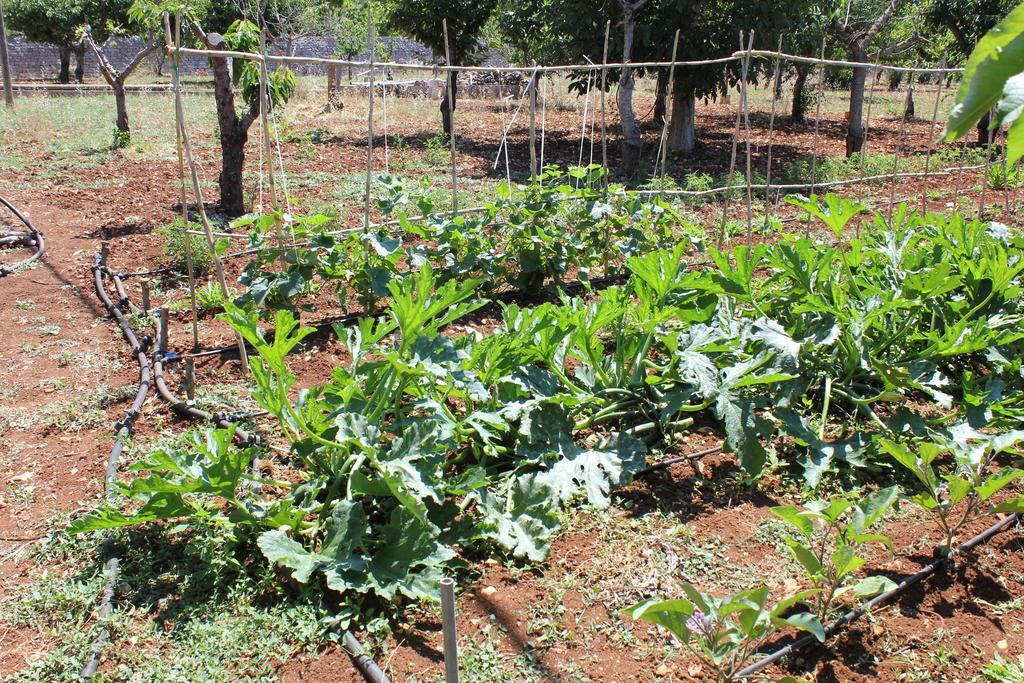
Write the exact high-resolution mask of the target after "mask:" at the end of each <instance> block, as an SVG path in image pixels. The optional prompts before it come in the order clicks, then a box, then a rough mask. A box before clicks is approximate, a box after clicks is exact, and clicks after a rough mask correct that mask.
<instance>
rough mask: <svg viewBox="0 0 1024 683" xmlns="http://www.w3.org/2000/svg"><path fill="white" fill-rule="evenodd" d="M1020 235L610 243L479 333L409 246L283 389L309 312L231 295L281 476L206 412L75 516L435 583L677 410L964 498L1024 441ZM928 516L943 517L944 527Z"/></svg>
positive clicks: (912, 220) (419, 589) (384, 577)
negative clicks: (200, 427)
mask: <svg viewBox="0 0 1024 683" xmlns="http://www.w3.org/2000/svg"><path fill="white" fill-rule="evenodd" d="M809 201H810V202H812V203H813V204H812V205H810V206H811V208H813V210H814V212H815V213H818V214H820V215H822V216H825V217H827V218H829V219H832V218H835V217H836V216H837V215H840V214H842V215H847V214H848V216H847V217H846V218H845V219H844V220H843V224H842V225H838V223H837V225H838V229H837V233H838V234H840V235H842V234H843V231H844V230H843V229H844V227H845V226H846V223H847V222H848V221H849V220H852V219H853V218H854V217H855V216H856V215H857V211H853V210H847V209H849V207H846V208H845V209H844V208H843V205H842V203H841V202H840V200H837V199H835V198H829V199H826V200H825V202H824V203H823V204H821V203H818V200H817V198H813V197H812V198H811V200H809ZM830 207H831V208H830ZM1021 246H1022V240H1021V237H1020V236H1018V235H1011V234H1009V233H1008V232H1005V231H1001V230H999V229H998V226H996V227H993V226H990V225H986V224H982V223H978V222H969V221H965V220H964V219H963V218H962V217H959V216H954V217H951V218H941V217H936V216H927V217H922V216H918V215H915V214H912V213H909V212H908V211H906V210H905V209H901V210H900V211H897V212H896V213H895V215H894V218H893V221H892V222H891V223H886V221H885V220H884V219H883V218H882V217H881V216H874V217H873V219H872V221H871V222H870V223H869V224H868V225H867V226H866V229H865V231H864V237H863V238H859V239H850V240H848V241H846V242H845V243H844V244H842V245H841V246H830V245H827V244H824V243H822V242H820V241H815V240H811V239H806V238H799V237H793V238H790V239H786V240H783V241H782V242H780V243H779V244H776V245H771V246H758V247H754V248H751V247H737V248H736V249H734V250H733V251H732V252H731V253H725V252H716V251H711V253H710V256H711V258H712V260H713V262H714V264H715V267H712V268H707V269H692V268H689V267H687V266H686V265H685V264H684V263H683V261H682V258H683V254H684V252H685V249H686V246H685V245H679V246H676V247H675V248H673V249H670V250H657V251H653V252H651V253H647V254H644V255H639V256H633V257H631V258H629V259H627V261H626V267H627V269H628V272H629V273H630V277H629V279H628V281H627V282H626V283H625V284H623V285H622V286H616V287H611V288H609V289H606V290H604V291H602V292H601V293H599V294H596V295H590V296H588V297H584V298H569V297H563V299H562V301H561V303H560V304H559V305H555V304H550V303H547V304H543V305H540V306H537V307H534V308H523V307H520V306H516V305H505V306H502V307H501V323H500V325H499V326H498V327H497V329H495V330H494V331H492V332H490V333H488V334H487V335H478V334H455V333H454V330H456V329H457V328H456V327H453V326H452V325H451V324H452V323H454V322H456V321H458V320H460V319H461V318H463V317H465V316H466V315H467V314H469V313H470V312H472V311H474V310H477V309H478V308H480V307H481V306H482V305H483V304H484V300H482V299H478V298H476V297H477V293H478V292H479V291H480V287H481V285H482V284H483V283H482V282H481V280H479V279H477V278H469V279H465V280H458V281H457V280H453V279H450V278H444V279H442V278H440V277H439V276H438V275H437V274H436V273H435V271H434V270H433V269H432V267H431V266H430V265H429V263H424V264H423V265H422V266H421V268H420V269H419V270H417V271H415V272H411V273H405V274H394V275H393V276H391V277H390V279H389V281H388V282H387V283H386V291H387V295H388V297H389V299H390V302H391V303H390V307H389V308H388V311H387V315H386V316H385V317H382V318H380V319H373V318H363V319H361V320H360V321H359V324H358V325H357V326H355V327H352V328H341V327H338V328H337V329H336V332H337V334H338V336H339V337H340V338H341V339H342V340H343V342H344V344H345V346H346V348H347V352H348V360H347V362H346V363H345V364H344V365H342V366H341V367H338V368H335V370H334V372H333V373H332V375H331V378H330V380H329V381H327V382H326V383H324V384H323V385H321V386H315V387H311V388H303V389H301V390H299V389H297V388H296V377H295V375H294V374H293V373H292V372H291V371H290V369H289V365H288V354H289V353H290V352H291V351H292V350H293V349H295V348H296V346H297V345H299V344H300V343H301V341H302V339H303V338H304V337H305V336H306V335H307V334H309V333H310V332H311V330H309V329H304V328H301V327H300V326H299V324H298V322H297V321H296V319H295V317H294V315H293V314H292V313H291V312H290V311H288V310H282V311H279V312H278V313H277V315H276V318H275V323H274V329H273V334H272V335H268V334H266V333H265V332H264V331H263V330H262V329H261V326H260V316H259V314H258V313H257V312H256V311H255V310H249V309H245V308H241V307H238V306H234V305H229V306H228V308H227V313H226V315H225V319H226V320H227V321H228V322H229V323H230V324H231V325H232V327H234V328H235V329H236V330H238V331H239V332H240V333H241V334H242V335H243V336H244V337H245V338H246V340H247V341H248V342H249V343H250V344H252V346H253V348H254V349H255V351H256V355H257V357H256V358H254V359H253V360H252V362H251V370H252V379H253V383H254V387H255V388H254V396H255V398H256V400H257V401H258V402H259V404H260V405H261V406H262V407H263V408H265V409H266V410H268V411H269V412H270V413H271V414H272V415H273V416H274V417H275V418H276V419H277V422H278V424H279V426H280V430H281V434H282V437H283V438H284V440H285V441H286V443H287V444H288V445H289V446H290V448H289V454H290V457H291V458H292V459H293V462H294V464H296V465H297V466H298V469H299V470H300V476H299V477H298V480H297V481H272V480H259V479H258V478H257V481H256V483H257V484H260V486H257V487H248V486H246V487H243V486H241V483H242V482H243V481H246V480H249V479H253V477H251V476H249V475H247V474H246V472H245V467H246V463H248V461H249V460H250V457H251V455H252V454H251V453H248V452H245V451H237V450H235V449H234V448H233V447H232V446H231V445H230V438H229V437H228V436H227V435H226V434H225V433H223V432H216V431H214V432H211V433H210V434H208V435H207V436H206V437H205V438H204V439H196V440H195V442H194V443H193V444H192V446H191V447H190V448H185V449H164V450H161V451H158V452H156V453H154V454H153V455H152V456H151V457H150V458H149V459H148V460H147V461H146V462H143V463H140V464H139V465H138V469H140V470H143V471H147V472H149V474H148V475H147V476H142V477H139V478H137V479H135V480H134V481H132V482H131V483H130V484H128V485H126V486H124V488H123V492H124V493H125V494H127V495H129V496H131V497H132V498H134V499H135V500H137V501H139V502H140V503H141V507H138V508H137V509H134V510H131V511H127V512H126V511H121V510H117V509H110V508H108V509H103V510H100V511H99V512H97V513H96V514H94V515H91V516H87V517H84V518H82V519H80V520H78V521H76V522H75V523H74V525H73V527H72V528H73V530H75V531H85V530H91V529H100V528H109V527H113V526H122V525H128V524H136V523H140V522H148V521H154V520H157V519H166V518H186V519H188V518H192V519H196V518H202V519H205V520H209V519H211V518H212V519H214V520H216V521H217V523H219V524H224V525H226V526H229V527H230V528H231V529H232V532H233V534H235V535H236V536H237V537H239V538H243V539H252V540H253V541H254V543H255V544H256V545H258V547H259V548H260V550H261V551H262V554H263V555H264V556H265V557H266V559H267V560H269V561H271V562H273V563H276V564H278V565H281V566H283V567H285V568H287V569H288V570H289V571H290V572H291V575H292V577H293V578H294V579H295V580H296V581H298V582H300V583H315V584H316V585H323V586H326V587H327V588H329V589H332V590H334V591H337V592H339V593H341V594H342V595H343V596H344V604H345V605H346V606H347V607H348V609H349V610H350V612H349V613H350V614H351V615H352V616H356V615H358V614H360V613H362V612H363V610H364V609H366V605H367V604H368V603H367V601H370V602H373V603H379V602H380V601H386V602H394V601H400V600H402V599H412V600H420V599H433V597H434V595H435V594H436V583H437V581H438V580H439V578H440V577H441V575H442V573H443V572H444V571H445V570H447V569H449V568H451V567H453V566H455V565H456V564H457V562H458V559H457V557H456V554H455V552H454V551H453V548H459V547H461V548H464V549H467V550H472V549H474V548H476V549H486V548H488V547H490V546H493V545H494V544H497V545H499V546H501V547H502V548H504V549H506V550H507V551H508V552H510V553H511V554H513V555H515V556H517V557H525V558H529V559H532V560H541V559H543V558H544V557H545V555H546V553H547V546H548V543H549V541H550V539H551V537H552V535H553V533H554V532H555V531H556V529H557V527H558V524H559V509H560V508H561V507H562V506H563V505H564V504H567V503H569V502H571V501H573V500H577V499H583V500H586V501H587V502H588V503H590V504H591V505H594V506H597V507H604V506H607V505H608V504H609V502H610V494H611V492H612V491H613V490H614V489H615V488H616V487H619V486H621V485H623V484H625V483H627V482H628V481H629V480H630V478H631V476H632V475H633V474H635V473H636V472H637V471H639V470H640V469H641V468H643V467H644V466H645V462H646V456H647V454H648V453H649V450H650V448H651V447H652V446H655V445H659V446H664V445H671V444H672V443H673V441H674V439H675V438H676V436H677V435H678V434H679V433H680V432H681V431H685V430H687V429H688V428H689V427H690V426H691V425H692V424H693V420H694V418H695V417H696V416H697V415H701V416H707V418H710V419H712V420H713V421H714V422H716V423H717V424H719V425H720V427H721V429H722V431H723V433H724V435H725V440H726V446H727V449H728V450H730V451H732V452H734V453H735V454H736V455H737V457H738V459H739V460H740V463H741V464H742V466H743V468H744V470H745V471H746V473H747V475H748V476H750V477H757V476H758V475H760V474H761V473H762V471H763V469H764V467H765V465H766V463H769V462H772V463H773V464H777V465H780V466H786V465H788V464H793V465H796V466H799V467H801V468H802V470H803V472H804V476H805V478H806V479H807V482H808V483H809V484H811V485H812V486H815V485H817V484H818V483H819V482H820V480H821V477H822V476H823V475H824V474H825V473H826V472H829V471H833V470H835V469H836V468H838V467H845V466H853V467H870V468H873V469H875V470H880V468H882V467H883V466H884V465H885V464H886V463H888V462H889V457H888V456H885V457H878V456H879V455H882V454H885V453H890V454H893V455H895V456H897V460H898V461H899V462H901V463H903V464H904V465H907V466H908V467H909V466H911V464H913V465H914V466H913V467H912V469H913V470H914V474H915V475H917V476H918V478H920V479H921V481H922V482H923V483H924V484H925V485H926V489H927V496H931V498H930V499H929V498H928V497H927V496H926V497H922V498H919V499H916V500H920V501H927V500H932V501H934V505H932V506H931V508H929V509H933V510H934V509H946V508H944V507H943V506H946V507H952V505H955V504H956V503H958V502H961V501H962V500H964V499H968V498H969V499H970V500H971V501H972V503H971V506H972V507H971V510H972V514H980V513H981V512H983V511H984V505H983V504H984V503H986V501H988V500H989V499H990V498H991V497H992V496H993V495H994V494H995V493H996V492H998V491H999V490H1000V489H1002V488H1003V487H1005V486H1006V485H1007V484H1009V483H1010V482H1011V481H1013V479H1015V478H1016V475H1015V474H1012V472H1013V471H1012V470H1006V471H1004V472H1003V473H1002V474H999V475H997V476H996V478H995V479H993V478H992V475H991V472H990V470H991V469H992V468H993V467H994V466H995V460H994V458H995V455H996V454H998V453H1000V452H1002V451H1004V450H1006V449H1007V448H1009V447H1010V446H1012V445H1013V444H1014V443H1015V442H1016V441H1017V440H1019V439H1020V435H1018V434H1016V433H1011V434H1010V435H1004V436H1002V437H994V436H992V432H994V431H999V430H1004V429H1005V428H1007V427H1008V426H1012V425H1015V424H1018V423H1019V420H1020V407H1019V402H1020V397H1021V382H1022V373H1021V366H1020V362H1021V361H1020V358H1021V351H1022V349H1021V337H1022V333H1021V332H1020V331H1019V329H1020V328H1019V324H1018V323H1019V321H1020V317H1021V311H1020V306H1021V303H1020V301H1021V297H1020V273H1021V269H1022V268H1024V264H1022V263H1021V258H1020V256H1021ZM463 329H464V328H463ZM996 439H1001V440H999V441H996ZM921 444H925V445H921ZM979 454H981V455H979ZM985 454H987V455H985ZM983 456H984V457H983ZM939 462H944V463H946V464H947V467H951V469H948V470H947V471H944V472H943V473H942V475H941V476H943V477H945V478H944V479H943V481H945V482H946V483H945V486H946V489H945V490H946V491H948V493H943V491H942V490H940V489H941V486H940V485H939V483H938V482H939V477H940V475H939V474H935V473H934V470H933V469H932V468H933V467H934V466H935V465H936V464H938V463H939ZM928 472H932V474H931V475H929V474H928ZM960 482H966V483H960ZM921 495H922V496H924V495H925V494H921ZM943 496H946V498H943ZM922 504H924V503H922ZM847 507H848V506H847ZM926 507H927V505H926ZM845 509H846V508H844V510H843V511H845ZM791 517H792V516H791V515H790V516H789V517H784V519H787V520H789V521H791V519H790V518H791ZM942 519H943V520H944V521H943V524H945V525H946V526H945V527H944V528H948V529H950V530H951V535H952V533H953V532H955V531H956V530H957V529H959V528H962V526H963V522H957V521H956V520H953V519H952V518H951V517H949V515H947V516H946V517H943V518H942ZM857 533H858V534H860V533H861V531H858V532H857ZM854 540H856V539H854ZM862 540H863V539H862ZM851 542H852V541H851ZM857 542H860V541H857ZM798 559H800V558H799V557H798ZM804 559H806V558H804ZM801 561H802V562H804V560H801ZM816 561H817V562H818V563H819V564H822V563H823V562H825V558H824V557H823V556H822V557H820V558H817V560H816ZM805 566H808V564H807V563H805ZM823 566H824V565H823ZM844 567H845V569H842V570H841V571H840V570H836V571H839V574H840V575H842V577H845V576H846V575H847V574H850V573H851V572H852V571H854V570H855V569H856V568H857V567H855V566H854V565H844ZM815 571H821V570H820V569H816V570H815ZM844 580H845V579H843V581H844ZM843 581H838V582H837V579H836V577H835V576H833V577H832V578H830V579H829V580H828V583H827V585H826V587H828V586H831V588H829V590H831V591H832V592H833V593H834V592H835V591H836V590H838V589H839V588H840V587H841V585H842V584H843ZM876 583H877V582H876ZM876 587H877V585H876ZM762 603H763V601H762ZM694 604H696V603H694ZM822 604H823V605H824V607H822V606H821V605H822ZM830 604H831V598H829V599H827V600H825V602H824V603H820V604H819V606H818V608H817V610H816V614H815V615H812V616H814V618H815V619H820V618H821V617H822V615H823V614H824V613H826V612H828V609H829V605H830ZM762 606H763V604H762ZM702 609H703V608H702ZM705 611H706V610H705ZM690 616H692V614H691V615H690ZM787 623H788V622H787ZM808 623H810V622H808Z"/></svg>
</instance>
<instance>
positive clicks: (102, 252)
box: [100, 240, 110, 265]
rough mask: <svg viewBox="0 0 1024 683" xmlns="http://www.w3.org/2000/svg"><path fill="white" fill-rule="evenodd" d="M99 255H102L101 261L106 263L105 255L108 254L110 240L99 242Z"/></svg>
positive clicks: (107, 255)
mask: <svg viewBox="0 0 1024 683" xmlns="http://www.w3.org/2000/svg"><path fill="white" fill-rule="evenodd" d="M100 256H102V257H103V263H104V265H106V263H107V257H109V256H110V242H108V241H107V240H103V241H102V242H100Z"/></svg>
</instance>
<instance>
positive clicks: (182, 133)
mask: <svg viewBox="0 0 1024 683" xmlns="http://www.w3.org/2000/svg"><path fill="white" fill-rule="evenodd" d="M177 20H178V22H180V21H181V17H180V14H179V15H177ZM164 34H165V37H166V40H167V43H168V47H170V42H171V26H170V20H169V19H168V15H167V14H164ZM172 67H173V68H172V73H173V80H174V113H175V116H176V118H177V125H178V132H179V140H180V143H181V146H182V147H183V148H184V151H185V161H186V162H187V163H188V167H189V172H190V174H191V176H192V189H193V190H194V192H195V196H196V208H197V210H198V211H199V220H200V222H202V224H203V228H204V230H205V232H206V245H207V247H208V248H209V249H210V254H211V256H213V265H214V269H215V270H216V272H217V280H218V282H219V283H220V289H221V294H223V295H224V298H225V299H227V298H228V297H229V296H230V295H229V294H228V283H227V280H226V279H225V278H224V264H223V263H221V259H220V254H218V253H217V245H216V243H215V242H214V240H213V226H211V225H210V219H209V218H208V217H207V215H206V205H205V204H204V203H203V191H202V188H201V186H200V183H199V171H198V170H197V169H196V163H195V159H194V158H193V157H192V143H191V141H190V140H189V137H188V129H187V128H186V127H185V107H184V105H183V104H182V99H181V79H180V77H179V74H178V65H177V61H175V62H174V63H173V65H172ZM186 225H187V223H186ZM235 337H236V339H237V341H238V356H239V358H240V359H241V361H242V368H243V369H245V370H248V369H249V355H248V353H246V350H245V341H244V340H243V339H242V335H241V334H240V333H238V332H235Z"/></svg>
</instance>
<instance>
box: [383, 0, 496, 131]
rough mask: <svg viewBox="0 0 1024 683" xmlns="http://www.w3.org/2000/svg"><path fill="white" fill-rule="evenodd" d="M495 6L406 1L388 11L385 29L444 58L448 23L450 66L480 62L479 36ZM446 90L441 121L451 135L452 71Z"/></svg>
mask: <svg viewBox="0 0 1024 683" xmlns="http://www.w3.org/2000/svg"><path fill="white" fill-rule="evenodd" d="M494 9H495V3H493V2H490V1H488V0H406V1H405V2H400V3H396V4H395V5H394V6H393V7H392V8H391V10H390V11H389V12H388V15H387V19H386V20H385V23H384V27H383V28H384V30H385V31H388V32H394V33H398V34H401V35H404V36H408V37H409V38H412V39H413V40H417V41H419V42H421V43H423V44H424V45H426V46H427V47H428V48H430V50H431V51H433V53H434V55H435V56H436V57H438V58H442V57H444V56H445V50H446V45H445V40H444V22H447V24H448V45H447V49H448V51H449V52H450V53H451V63H452V64H453V65H456V66H462V65H472V64H476V63H479V61H480V60H481V58H482V57H483V49H482V48H483V43H482V42H481V40H480V36H481V33H482V31H483V28H484V25H485V24H487V20H488V19H490V17H491V14H492V13H493V12H494ZM446 85H447V88H448V91H447V92H446V93H445V97H444V98H442V100H441V118H442V121H443V124H444V130H445V133H448V134H449V135H450V134H451V112H450V111H449V109H448V107H449V104H448V102H449V99H450V100H451V107H452V109H454V108H455V106H456V101H457V97H456V93H457V90H458V74H456V73H455V72H452V73H451V74H450V76H449V78H448V82H447V84H446Z"/></svg>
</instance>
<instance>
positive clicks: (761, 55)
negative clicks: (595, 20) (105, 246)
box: [171, 47, 963, 74]
mask: <svg viewBox="0 0 1024 683" xmlns="http://www.w3.org/2000/svg"><path fill="white" fill-rule="evenodd" d="M171 51H173V52H177V53H178V54H181V55H192V56H196V57H205V58H209V57H210V56H211V55H213V56H217V57H236V58H239V59H247V60H251V61H259V60H261V59H266V61H268V62H281V63H285V64H322V65H328V64H335V65H338V66H345V67H348V66H351V67H353V68H356V67H360V68H365V67H367V66H369V62H360V61H354V60H347V59H328V58H326V57H303V56H299V55H291V56H289V55H274V54H268V55H266V56H265V57H263V56H261V55H258V54H256V53H254V52H242V51H239V50H205V49H194V48H185V47H183V48H172V49H171ZM745 56H746V51H745V50H740V51H738V52H735V53H733V54H731V55H727V56H724V57H715V58H713V59H690V60H681V61H677V62H676V66H714V65H723V64H729V63H730V62H739V61H742V60H743V59H744V58H745ZM751 57H752V58H754V59H772V58H774V57H780V58H782V59H783V60H785V61H787V62H799V63H801V64H812V65H819V64H825V65H828V66H832V67H837V68H842V67H846V68H853V67H866V68H878V69H881V70H882V71H891V72H893V73H918V74H932V73H939V74H949V73H953V74H957V73H963V68H961V67H950V68H945V69H938V68H935V67H911V66H893V65H889V64H878V65H874V64H870V63H868V62H853V61H849V60H844V59H824V58H820V59H819V58H817V57H802V56H800V55H791V54H787V53H784V52H783V53H778V52H773V51H771V50H754V51H753V52H751ZM376 66H377V68H379V69H395V70H401V71H431V72H436V71H437V70H438V68H437V66H435V65H432V64H412V63H402V62H377V63H376ZM602 66H606V67H607V68H609V69H622V68H624V67H627V66H628V67H629V68H631V69H659V68H667V67H670V66H672V63H671V62H628V63H626V62H609V63H608V64H606V65H602V64H557V65H547V66H538V67H537V70H538V71H540V72H542V73H554V72H560V71H600V70H601V68H602ZM445 70H446V71H455V72H458V73H473V72H476V73H485V72H492V71H498V72H504V73H516V72H523V71H531V70H532V67H530V66H502V67H491V66H452V67H451V68H450V69H449V68H447V67H446V69H445Z"/></svg>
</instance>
